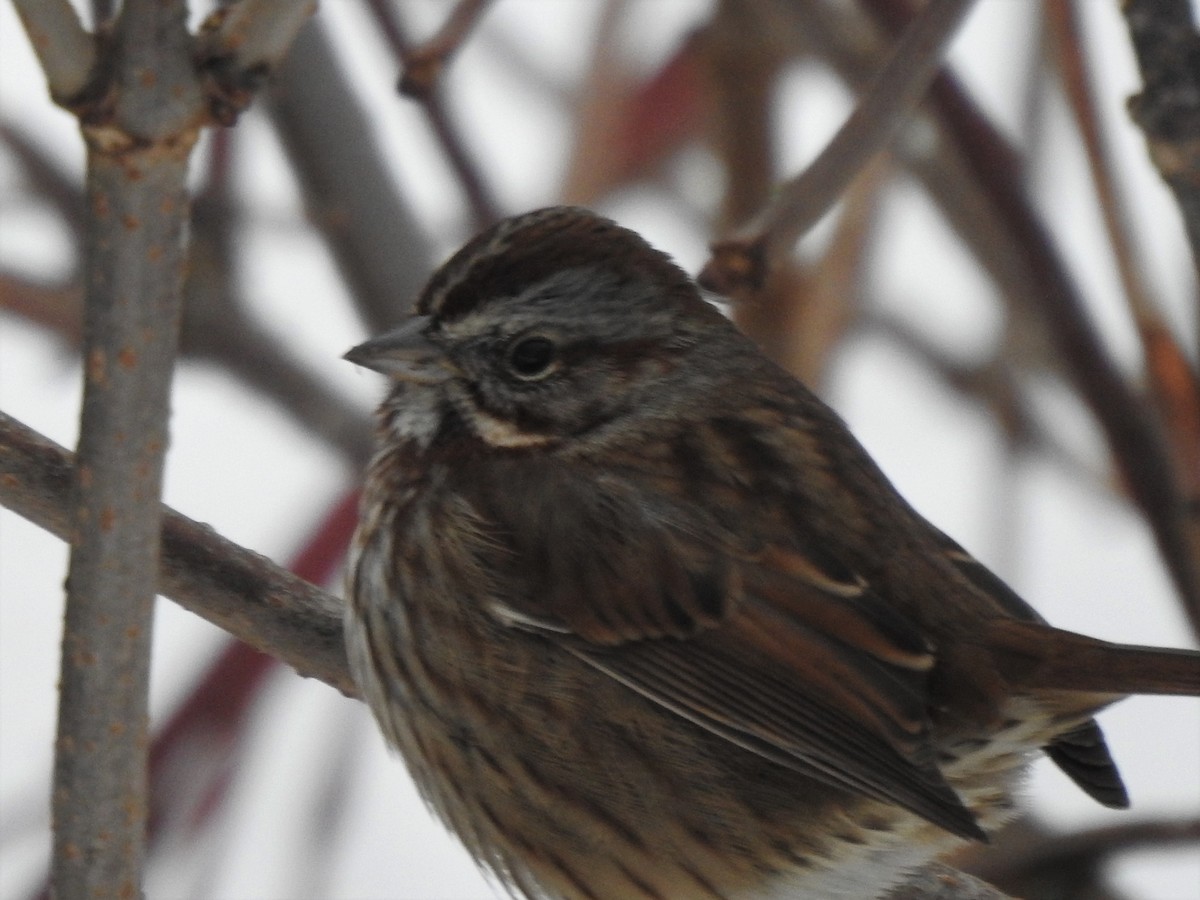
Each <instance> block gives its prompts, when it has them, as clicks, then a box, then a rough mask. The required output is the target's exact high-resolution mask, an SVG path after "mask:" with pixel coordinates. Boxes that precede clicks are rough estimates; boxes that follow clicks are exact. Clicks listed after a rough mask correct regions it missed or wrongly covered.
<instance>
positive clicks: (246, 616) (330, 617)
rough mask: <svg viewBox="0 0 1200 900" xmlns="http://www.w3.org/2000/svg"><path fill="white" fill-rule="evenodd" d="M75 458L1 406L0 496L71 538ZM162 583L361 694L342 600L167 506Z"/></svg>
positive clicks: (198, 608)
mask: <svg viewBox="0 0 1200 900" xmlns="http://www.w3.org/2000/svg"><path fill="white" fill-rule="evenodd" d="M73 469H74V459H73V458H72V456H71V454H70V453H68V452H67V451H66V450H64V449H63V448H62V447H60V446H59V445H58V444H56V443H54V442H53V441H51V440H49V439H48V438H45V437H43V436H42V435H40V434H38V433H37V432H36V431H34V430H32V429H31V428H28V427H26V426H25V425H23V424H21V423H20V422H18V421H17V420H16V419H13V418H12V417H11V416H8V415H6V414H5V413H3V412H0V503H2V504H3V505H4V506H6V507H8V508H9V509H11V510H12V511H13V512H15V513H16V514H17V515H19V516H23V517H24V518H26V519H28V520H29V521H30V522H33V523H34V524H35V525H37V526H38V527H40V528H44V529H46V530H47V531H49V532H50V533H51V534H54V535H56V536H57V537H59V538H62V539H63V540H67V539H68V538H69V537H70V531H71V512H70V494H71V480H72V477H73V476H72V472H73ZM162 515H163V526H162V563H161V566H160V570H159V580H158V590H159V591H160V592H161V593H162V594H164V595H165V596H167V597H169V598H170V599H172V600H174V601H175V602H176V603H178V604H179V605H180V606H182V607H183V608H184V609H186V610H189V611H191V612H194V613H195V614H196V615H198V616H200V617H201V618H204V619H207V620H208V621H210V622H212V623H213V624H214V625H216V626H217V627H219V628H223V629H224V630H226V631H228V632H229V633H230V634H232V635H233V636H234V637H237V638H240V639H241V640H243V641H245V642H246V643H247V644H250V645H251V646H253V647H255V648H257V649H259V650H262V651H264V652H266V653H270V654H271V655H273V656H276V657H278V658H279V659H281V660H283V661H284V662H285V663H287V664H288V665H289V666H291V667H292V668H293V669H295V670H296V671H297V672H299V673H300V674H301V675H303V676H305V677H308V678H317V679H319V680H321V681H324V682H325V683H327V684H329V685H332V686H333V687H334V688H336V689H337V690H339V691H341V692H342V693H343V694H345V695H347V696H350V697H353V696H355V695H356V693H357V691H356V689H355V687H354V683H353V682H352V681H351V679H350V673H349V669H348V667H347V663H346V654H345V650H344V649H343V647H342V613H341V608H342V605H341V601H339V600H338V599H337V598H335V597H333V596H331V595H330V594H328V593H326V592H325V591H323V590H321V589H320V588H318V587H315V586H314V585H312V584H310V583H309V582H307V581H305V580H304V579H302V578H298V577H296V576H295V575H293V574H292V573H291V572H288V571H287V570H286V569H283V568H280V567H279V566H277V565H275V564H274V563H273V562H271V561H270V560H269V559H267V558H266V557H264V556H260V555H259V554H257V553H254V552H252V551H250V550H247V549H245V548H243V547H239V546H238V545H237V544H234V543H233V542H232V541H228V540H226V539H225V538H223V537H221V536H220V535H218V534H217V533H216V532H214V531H213V530H212V529H211V528H209V527H208V526H207V525H203V524H201V523H199V522H195V521H193V520H192V519H189V518H187V517H186V516H182V515H180V514H179V513H177V512H174V511H173V510H171V509H169V508H168V507H165V506H164V507H162Z"/></svg>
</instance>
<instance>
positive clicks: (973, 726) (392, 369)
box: [346, 208, 1200, 900]
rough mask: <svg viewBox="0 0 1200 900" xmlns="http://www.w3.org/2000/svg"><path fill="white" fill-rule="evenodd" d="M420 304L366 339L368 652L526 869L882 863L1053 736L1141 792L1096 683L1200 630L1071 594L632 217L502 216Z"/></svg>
mask: <svg viewBox="0 0 1200 900" xmlns="http://www.w3.org/2000/svg"><path fill="white" fill-rule="evenodd" d="M417 310H418V311H417V314H416V315H415V316H413V317H412V318H411V319H410V320H408V321H407V322H406V323H405V324H404V325H402V326H401V327H400V328H399V329H397V330H396V331H394V332H392V333H390V334H386V335H384V336H382V337H379V338H377V339H375V340H371V341H368V342H367V343H365V344H362V345H361V346H359V347H356V348H355V349H353V350H351V351H350V352H349V353H348V354H347V359H349V360H351V361H353V362H355V363H357V364H359V365H363V366H367V367H369V368H372V369H375V370H377V371H379V372H383V373H385V374H387V375H389V376H390V377H391V389H390V393H389V394H388V396H387V398H386V400H384V402H383V405H382V406H381V408H380V410H379V419H378V437H379V448H378V452H377V453H376V455H375V458H374V460H373V462H372V463H371V466H370V470H369V472H368V475H367V482H366V488H365V490H364V493H363V500H362V509H361V522H360V525H359V530H358V534H357V537H356V539H355V548H354V554H353V559H352V562H351V565H350V578H349V595H350V596H349V604H348V611H347V619H346V634H347V641H348V648H349V655H350V660H351V665H352V667H353V671H354V674H355V678H356V679H357V681H358V684H359V685H360V686H361V688H362V692H363V696H364V697H365V698H366V700H367V701H368V702H369V703H370V705H371V708H372V709H373V710H374V713H375V715H376V717H377V718H378V719H379V722H380V725H381V726H382V728H383V731H384V733H385V735H386V736H387V738H388V740H389V741H390V742H391V743H392V744H394V745H395V746H396V747H397V748H398V749H399V750H400V752H401V753H402V754H403V756H404V759H405V761H406V763H407V765H408V767H409V769H410V771H411V772H412V775H413V777H414V779H415V780H416V783H417V785H418V786H419V788H420V790H421V791H422V793H423V795H424V797H425V799H426V801H427V802H428V803H429V804H430V805H431V806H432V807H433V809H434V810H435V811H436V812H437V813H438V814H439V815H440V816H441V817H442V819H443V820H444V821H445V822H446V824H447V825H448V826H449V827H450V828H451V829H452V830H453V831H454V832H455V833H456V834H457V835H458V836H459V837H460V838H461V839H462V841H463V843H464V844H466V846H467V848H468V849H469V850H470V852H471V853H472V854H473V855H474V856H475V858H476V859H477V860H478V861H479V862H480V863H481V864H482V865H484V866H485V867H487V868H488V869H490V870H491V871H492V872H493V873H495V875H496V876H498V877H499V878H500V879H501V880H502V881H503V882H504V883H505V884H506V886H507V887H509V888H510V889H511V890H513V891H515V892H518V893H522V894H525V895H528V896H531V897H533V896H548V897H564V898H566V897H570V898H672V900H674V898H686V897H702V898H710V900H711V898H716V897H758V896H768V895H772V896H813V897H830V896H836V895H838V894H839V892H844V893H845V894H847V895H850V896H872V895H874V894H875V893H877V892H878V891H879V890H881V889H883V888H884V887H886V886H887V885H888V884H889V883H891V882H892V881H894V880H895V879H896V878H897V877H899V875H900V874H901V873H902V872H903V871H904V870H905V869H906V868H909V867H912V866H914V865H916V864H918V863H920V862H921V861H923V860H924V859H925V858H927V857H929V856H930V855H932V854H934V853H936V852H939V851H940V850H942V849H945V848H947V847H949V846H953V845H954V844H955V842H961V841H962V840H963V839H983V838H984V834H985V830H986V829H988V828H991V827H993V826H995V825H996V824H998V823H1000V822H1003V821H1004V820H1005V819H1006V818H1008V817H1009V816H1010V815H1011V813H1012V807H1013V800H1012V788H1013V785H1014V782H1015V781H1016V780H1017V779H1018V777H1019V775H1020V773H1021V771H1022V769H1023V768H1024V767H1025V766H1026V765H1027V763H1028V762H1029V759H1030V755H1031V752H1032V751H1034V750H1036V749H1037V748H1041V749H1043V750H1045V752H1047V753H1048V754H1049V755H1050V756H1051V758H1052V759H1053V760H1054V761H1055V762H1056V763H1057V764H1058V765H1059V766H1060V767H1061V768H1062V769H1063V770H1064V771H1065V772H1066V773H1067V775H1069V776H1070V777H1071V778H1072V779H1074V780H1075V781H1076V782H1077V783H1078V784H1079V786H1080V787H1082V788H1083V789H1084V790H1085V791H1087V792H1088V793H1089V794H1091V795H1092V796H1093V797H1095V798H1096V799H1097V800H1099V801H1100V802H1101V803H1104V804H1107V805H1110V806H1125V805H1126V804H1127V799H1126V795H1125V791H1124V788H1123V786H1122V784H1121V780H1120V777H1119V776H1118V774H1117V771H1116V768H1115V766H1114V765H1113V762H1112V760H1111V758H1110V757H1109V754H1108V750H1107V748H1106V747H1105V744H1104V739H1103V736H1102V735H1101V733H1100V729H1099V728H1098V727H1097V725H1096V723H1095V722H1094V721H1093V720H1092V718H1091V716H1092V714H1093V713H1094V712H1095V711H1096V710H1098V709H1100V708H1101V707H1103V706H1106V705H1107V704H1109V703H1111V702H1113V701H1115V700H1117V699H1119V698H1120V697H1121V696H1122V695H1125V694H1129V693H1135V692H1163V693H1180V694H1200V653H1195V652H1191V651H1183V650H1177V651H1171V650H1156V649H1149V648H1138V647H1128V646H1119V645H1114V644H1109V643H1105V642H1101V641H1098V640H1093V639H1090V638H1086V637H1082V636H1079V635H1075V634H1071V633H1069V632H1064V631H1059V630H1056V629H1053V628H1051V627H1050V626H1048V625H1046V624H1044V623H1043V621H1042V620H1041V619H1040V618H1039V617H1038V615H1037V613H1035V612H1034V611H1033V610H1032V609H1031V608H1030V607H1029V606H1028V605H1027V604H1026V603H1025V602H1024V601H1023V600H1022V599H1021V598H1020V597H1018V596H1017V595H1016V594H1015V593H1014V592H1013V591H1012V590H1011V589H1009V588H1008V587H1007V586H1005V585H1004V583H1003V582H1001V581H1000V580H999V579H998V578H997V577H996V576H995V575H993V574H992V573H991V572H989V571H988V570H987V569H986V568H984V567H983V566H982V565H981V564H979V563H978V562H976V561H975V560H974V559H973V558H972V557H971V556H970V555H969V554H967V553H966V552H965V551H963V550H962V548H960V547H959V546H958V545H956V544H955V543H954V542H953V541H951V540H950V539H949V538H947V537H946V536H945V535H943V534H942V533H941V532H939V531H938V530H937V529H936V528H934V527H933V526H932V525H930V524H929V523H928V522H926V521H925V519H923V518H922V517H921V516H920V515H919V514H918V513H916V512H915V511H914V510H913V509H912V508H911V507H910V506H909V505H908V504H907V503H906V502H905V501H904V500H903V499H902V498H901V497H900V496H899V495H898V494H897V493H896V491H895V490H894V489H893V488H892V486H891V485H890V484H889V483H888V481H887V479H886V478H885V477H884V475H883V474H882V473H881V472H880V471H879V469H878V468H877V467H876V466H875V464H874V463H873V462H872V461H871V459H870V458H869V457H868V456H867V454H866V452H865V451H864V450H863V449H862V447H861V446H860V445H859V444H858V443H857V441H855V439H854V438H853V437H852V436H851V435H850V433H849V432H848V431H847V429H846V427H845V426H844V425H843V424H842V422H841V421H840V420H839V419H838V417H837V416H836V415H835V414H834V413H833V412H832V411H831V410H830V409H829V408H828V407H826V406H825V405H824V404H823V403H822V402H821V401H819V400H818V399H816V397H814V396H813V395H812V394H810V393H809V392H808V391H807V390H806V389H805V388H804V387H803V386H802V385H800V384H799V383H798V382H797V381H795V380H794V379H793V378H792V377H790V376H789V375H788V374H786V373H785V372H783V371H782V370H781V369H779V368H777V367H776V366H775V365H773V364H772V363H771V362H769V361H768V360H767V359H766V358H765V357H763V356H762V355H761V354H760V353H759V351H758V350H757V349H756V348H755V346H754V345H753V344H752V343H751V342H750V341H749V340H748V339H747V338H745V337H744V336H742V335H741V334H740V333H739V332H738V331H737V330H736V329H735V327H734V326H733V325H732V324H731V323H730V322H729V321H728V320H727V319H726V318H725V317H724V316H723V315H722V314H721V313H720V312H719V311H718V310H717V309H715V308H714V307H712V306H711V305H709V304H708V303H706V302H705V301H704V300H703V299H702V298H701V297H700V295H699V293H698V291H697V289H696V288H695V286H694V285H693V283H692V282H691V281H690V280H689V279H688V277H687V276H686V275H685V274H684V273H683V272H682V271H681V270H680V269H678V268H677V267H676V266H675V265H674V264H673V263H672V262H671V260H670V259H669V258H668V257H667V256H666V255H664V254H662V253H660V252H658V251H656V250H654V249H653V248H651V247H650V246H649V245H648V244H646V243H645V242H644V241H643V240H642V239H641V238H640V237H638V236H637V235H635V234H634V233H632V232H630V231H628V230H626V229H624V228H621V227H619V226H617V225H616V224H614V223H613V222H610V221H608V220H606V219H603V218H599V217H598V216H596V215H594V214H592V213H590V212H587V211H585V210H581V209H573V208H553V209H546V210H541V211H538V212H533V213H529V214H527V215H524V216H520V217H517V218H514V219H509V220H507V221H504V222H501V223H500V224H498V225H496V226H495V227H493V228H492V229H490V230H489V231H487V232H485V233H484V234H482V235H480V236H478V237H476V238H475V239H474V240H472V241H471V242H470V243H469V244H467V245H466V246H465V247H464V248H463V249H462V250H460V251H459V252H458V253H457V254H455V255H454V257H453V258H452V259H451V260H450V261H449V262H448V263H446V265H445V266H443V267H442V269H441V270H440V271H439V272H438V273H437V274H436V275H434V276H433V279H432V280H431V282H430V283H429V285H428V287H427V288H426V289H425V291H424V293H423V294H422V296H421V299H420V302H419V304H418V307H417Z"/></svg>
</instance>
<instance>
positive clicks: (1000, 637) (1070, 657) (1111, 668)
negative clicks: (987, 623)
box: [987, 619, 1200, 700]
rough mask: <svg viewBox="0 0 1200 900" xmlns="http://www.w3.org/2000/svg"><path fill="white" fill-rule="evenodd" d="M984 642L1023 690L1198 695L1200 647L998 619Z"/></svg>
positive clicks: (1005, 676) (1012, 681)
mask: <svg viewBox="0 0 1200 900" xmlns="http://www.w3.org/2000/svg"><path fill="white" fill-rule="evenodd" d="M987 643H988V646H989V648H991V649H992V650H993V651H994V652H995V654H996V657H995V658H996V662H997V665H998V666H999V667H1000V671H1001V674H1002V675H1003V676H1004V678H1005V679H1006V680H1007V681H1008V682H1009V683H1010V684H1012V685H1013V686H1014V687H1019V688H1024V689H1027V690H1045V691H1073V692H1079V693H1085V694H1108V695H1112V696H1113V699H1114V700H1115V699H1117V698H1119V697H1123V696H1127V695H1129V694H1173V695H1180V696H1186V697H1200V651H1196V650H1175V649H1167V648H1161V647H1139V646H1136V645H1133V644H1114V643H1110V642H1108V641H1101V640H1098V639H1096V638H1090V637H1086V636H1084V635H1082V634H1075V633H1074V632H1071V631H1063V630H1061V629H1058V628H1052V627H1050V626H1049V625H1043V624H1041V623H1040V622H1022V621H1018V620H1016V619H1002V620H997V621H995V622H993V623H992V626H991V631H990V633H989V635H988V642H987Z"/></svg>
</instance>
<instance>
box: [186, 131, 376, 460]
mask: <svg viewBox="0 0 1200 900" xmlns="http://www.w3.org/2000/svg"><path fill="white" fill-rule="evenodd" d="M235 146H236V141H235V136H234V132H233V131H232V130H224V131H221V132H218V133H217V134H216V135H214V139H213V143H212V146H211V152H210V155H209V172H208V179H207V180H206V182H205V185H204V188H203V189H202V190H201V192H200V194H199V196H198V197H197V198H196V202H195V204H194V211H193V214H192V233H191V238H192V241H191V255H190V258H189V266H188V279H187V288H186V290H187V302H186V303H185V304H184V308H183V331H182V335H181V339H180V348H181V350H182V351H183V352H184V353H186V354H190V355H194V356H197V357H201V358H205V359H210V360H212V361H214V362H216V363H218V364H219V365H221V366H222V367H223V368H225V369H226V370H227V371H228V372H229V373H230V374H232V375H234V376H235V377H238V378H240V379H241V380H242V381H243V382H244V383H245V384H246V385H247V386H248V387H250V388H252V389H254V390H256V391H258V392H259V393H260V394H262V395H263V396H264V397H266V398H268V399H269V400H271V401H272V402H274V403H275V404H277V405H278V406H279V407H281V408H282V409H283V410H284V411H286V412H287V414H288V415H290V416H291V417H292V418H294V419H295V420H296V421H297V422H299V423H300V424H301V425H303V426H305V427H306V428H307V429H308V430H309V431H310V432H311V433H312V434H313V436H314V437H317V438H318V439H320V440H322V441H324V442H325V443H326V444H328V445H330V446H331V447H333V448H334V449H335V450H337V451H338V452H340V453H341V454H343V455H344V456H345V457H346V459H347V461H348V462H349V463H350V464H351V465H353V466H356V467H357V466H361V465H362V464H363V463H365V461H366V460H367V458H368V457H369V456H370V452H371V423H370V420H369V419H368V417H367V416H366V415H364V414H363V413H362V412H361V411H360V410H359V409H358V406H357V404H355V403H354V402H352V401H351V400H350V399H349V398H347V397H344V396H342V395H341V394H339V392H337V391H335V390H333V389H332V388H331V387H330V386H329V385H328V384H327V383H326V382H325V381H324V380H323V379H321V378H319V377H317V375H316V374H315V373H314V372H313V371H312V369H311V367H310V366H308V365H307V364H306V363H305V362H303V361H301V360H299V359H297V358H296V356H295V355H294V354H293V353H292V352H291V351H290V350H289V349H288V348H287V347H286V346H285V345H284V343H283V342H282V341H281V340H279V338H277V337H276V336H275V335H274V334H272V333H271V332H269V331H268V330H267V329H266V328H264V327H262V326H261V325H260V324H259V322H258V321H257V320H255V319H254V318H253V317H252V316H251V314H250V312H249V310H248V309H247V307H246V303H245V302H244V300H243V298H242V292H241V285H240V280H239V278H238V271H239V266H238V259H237V252H236V249H237V248H236V244H237V240H238V235H239V234H241V233H242V223H241V221H240V216H239V215H238V207H237V204H236V203H234V202H232V198H231V196H230V185H229V180H230V176H229V168H230V166H231V156H232V153H233V150H234V147H235Z"/></svg>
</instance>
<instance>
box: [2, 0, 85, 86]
mask: <svg viewBox="0 0 1200 900" xmlns="http://www.w3.org/2000/svg"><path fill="white" fill-rule="evenodd" d="M13 4H14V5H15V6H16V8H17V15H19V16H20V17H21V24H22V25H24V26H25V33H26V34H28V35H29V43H30V44H32V45H33V50H34V52H35V53H36V54H37V57H38V62H39V63H41V65H42V71H43V72H45V74H46V81H47V83H48V84H49V86H50V96H52V97H54V98H55V99H56V100H57V101H59V102H60V103H65V102H68V101H70V100H71V99H73V98H75V97H77V96H78V95H79V94H80V93H81V92H82V91H83V89H84V88H85V87H87V84H88V81H89V79H91V77H92V67H93V66H94V65H95V64H96V44H95V41H94V40H93V39H92V36H91V35H90V34H88V33H87V31H86V30H84V27H83V24H82V23H81V22H80V21H79V16H78V14H77V13H76V12H75V8H74V7H73V6H71V4H70V3H69V2H68V0H13Z"/></svg>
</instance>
